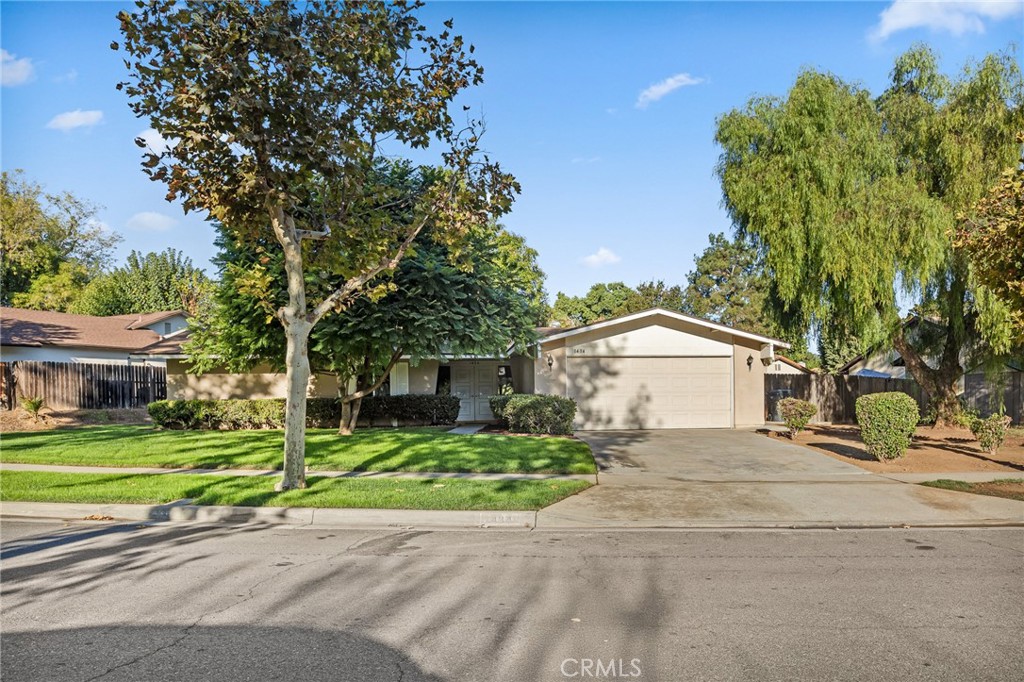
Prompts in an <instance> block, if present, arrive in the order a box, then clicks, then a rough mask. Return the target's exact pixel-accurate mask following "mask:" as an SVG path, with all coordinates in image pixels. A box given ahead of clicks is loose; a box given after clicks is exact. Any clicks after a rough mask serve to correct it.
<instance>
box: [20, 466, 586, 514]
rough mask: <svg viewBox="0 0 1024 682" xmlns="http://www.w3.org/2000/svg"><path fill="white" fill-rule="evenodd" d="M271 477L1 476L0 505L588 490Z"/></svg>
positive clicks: (570, 485) (496, 495) (395, 499)
mask: <svg viewBox="0 0 1024 682" xmlns="http://www.w3.org/2000/svg"><path fill="white" fill-rule="evenodd" d="M277 480H278V477H277V476H216V475H202V474H131V475H129V474H125V475H121V474H63V473H50V472H41V471H2V472H0V500H3V501H5V502H69V503H86V504H166V503H168V502H174V501H176V500H182V499H191V500H193V503H194V504H202V505H229V506H239V507H325V508H339V509H348V508H352V509H355V508H359V509H446V510H474V511H476V510H512V511H532V510H536V509H541V508H543V507H546V506H548V505H550V504H554V503H555V502H557V501H559V500H561V499H564V498H566V497H568V496H570V495H574V494H576V493H578V492H580V491H582V490H585V489H586V488H588V487H590V483H588V482H586V481H473V480H459V479H446V480H443V481H438V480H419V479H390V480H377V479H373V480H368V479H332V478H323V477H319V478H317V477H311V478H309V479H308V481H307V482H308V487H307V488H306V489H304V490H289V491H287V492H275V491H274V484H275V483H276V482H277Z"/></svg>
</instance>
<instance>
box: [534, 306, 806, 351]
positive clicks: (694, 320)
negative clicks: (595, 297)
mask: <svg viewBox="0 0 1024 682" xmlns="http://www.w3.org/2000/svg"><path fill="white" fill-rule="evenodd" d="M656 315H663V316H665V317H669V318H672V319H674V320H678V321H680V322H687V323H689V324H693V325H696V326H698V327H704V328H706V329H710V330H712V331H716V332H725V333H727V334H731V335H733V336H738V337H740V338H741V339H750V340H751V341H759V342H761V343H770V344H772V345H774V346H778V347H779V348H790V345H789V344H788V343H786V342H785V341H781V340H779V339H773V338H771V337H770V336H762V335H760V334H753V333H751V332H745V331H742V330H740V329H734V328H732V327H727V326H725V325H724V324H718V323H717V322H711V321H709V320H702V319H700V318H699V317H690V316H689V315H683V314H682V313H677V312H675V311H672V310H665V309H664V308H651V309H649V310H643V311H641V312H639V313H631V314H629V315H622V316H620V317H613V318H611V319H608V320H603V321H601V322H594V323H593V324H587V325H583V326H582V327H575V328H573V329H567V330H565V331H563V332H561V333H554V334H551V335H550V336H547V337H545V338H542V339H541V343H544V342H545V341H557V340H559V339H567V338H569V337H570V336H575V335H577V334H582V333H583V332H591V331H596V330H598V329H604V328H606V327H611V326H615V325H618V324H624V323H626V322H632V321H634V320H642V319H644V318H648V317H654V316H656Z"/></svg>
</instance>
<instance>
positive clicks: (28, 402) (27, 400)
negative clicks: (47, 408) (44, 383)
mask: <svg viewBox="0 0 1024 682" xmlns="http://www.w3.org/2000/svg"><path fill="white" fill-rule="evenodd" d="M18 402H20V403H21V409H23V410H25V411H26V412H28V413H29V414H30V415H32V421H36V422H37V421H39V416H40V415H39V411H40V410H42V409H43V406H44V405H45V404H46V401H45V400H43V398H42V397H41V396H40V397H38V398H31V397H29V396H25V397H23V398H22V399H21V400H20V401H18Z"/></svg>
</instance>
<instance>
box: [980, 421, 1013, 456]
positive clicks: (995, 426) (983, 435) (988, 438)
mask: <svg viewBox="0 0 1024 682" xmlns="http://www.w3.org/2000/svg"><path fill="white" fill-rule="evenodd" d="M1009 426H1010V418H1009V417H1008V416H1006V415H1004V414H993V415H991V416H990V417H989V418H988V419H979V418H977V417H976V418H974V419H972V420H971V433H973V434H974V437H975V438H977V439H978V444H979V445H980V446H981V449H982V450H984V451H985V452H987V453H988V454H989V455H995V454H996V453H998V452H999V448H1000V446H1002V444H1003V441H1004V440H1005V439H1006V429H1007V428H1008V427H1009Z"/></svg>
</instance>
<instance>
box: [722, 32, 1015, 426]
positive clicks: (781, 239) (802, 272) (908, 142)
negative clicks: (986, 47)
mask: <svg viewBox="0 0 1024 682" xmlns="http://www.w3.org/2000/svg"><path fill="white" fill-rule="evenodd" d="M1021 101H1022V98H1021V77H1020V71H1019V69H1018V67H1017V65H1016V63H1015V62H1014V60H1013V58H1012V57H1011V56H1010V55H1008V54H998V55H989V56H988V57H986V58H985V59H984V60H982V61H981V62H980V63H979V64H974V65H970V66H969V67H968V68H967V69H966V70H965V72H964V73H963V75H962V76H960V77H959V78H958V79H957V80H956V81H954V82H951V81H950V80H949V79H947V78H946V77H945V76H943V75H942V74H941V73H939V71H938V68H937V62H936V59H935V56H934V54H933V53H932V52H931V51H930V50H929V49H928V48H926V47H915V48H914V49H912V50H910V51H909V52H907V53H906V54H904V55H902V56H901V57H899V58H898V59H897V61H896V65H895V68H894V69H893V73H892V84H891V86H890V87H889V89H888V90H886V92H885V93H883V94H882V96H880V97H879V98H877V99H876V98H873V97H872V96H871V94H870V93H869V92H867V91H866V90H864V89H863V88H861V87H859V86H855V85H850V84H847V83H844V82H842V81H841V80H840V79H839V78H837V77H835V76H832V75H829V74H822V73H817V72H814V71H806V72H804V73H802V74H800V76H799V77H798V78H797V81H796V83H795V84H794V86H793V87H792V88H791V90H790V91H789V93H788V95H787V96H786V98H785V99H779V98H758V99H754V100H752V101H751V102H750V103H749V104H748V105H747V107H746V108H745V109H744V110H737V111H732V112H730V113H728V114H726V115H725V116H723V117H721V118H720V119H719V121H718V130H717V134H716V140H717V141H718V143H719V144H720V145H721V146H722V149H723V152H722V156H721V159H720V162H719V166H718V175H719V177H720V179H721V182H722V188H723V193H724V195H725V204H726V206H727V208H728V210H729V211H730V214H731V215H732V218H733V220H734V222H735V224H736V226H737V228H738V230H739V232H740V233H741V234H742V235H749V236H750V237H751V238H752V239H753V240H754V244H755V245H756V246H757V248H758V251H759V253H760V255H761V257H762V258H763V259H764V263H765V268H766V270H767V272H768V274H769V277H770V278H771V289H770V292H769V301H770V304H771V305H772V307H773V309H774V310H775V311H776V313H777V315H778V318H779V319H780V321H782V322H783V323H784V324H785V325H786V326H787V328H789V329H792V330H795V331H798V332H799V331H804V332H806V331H807V329H808V328H811V327H815V326H819V325H820V324H821V323H822V322H823V321H824V320H826V319H827V318H828V316H830V315H831V316H834V319H835V320H836V321H837V323H839V324H841V325H842V326H843V327H844V328H845V329H847V330H849V331H850V332H851V333H853V334H855V335H856V336H858V337H859V338H860V339H861V340H862V342H864V343H865V344H872V343H874V344H884V343H891V344H892V346H893V347H894V348H895V349H896V350H897V351H898V352H899V353H900V355H901V356H902V357H903V359H904V361H905V363H906V366H907V369H908V370H909V372H910V373H911V375H912V376H913V377H914V378H915V379H916V380H917V381H918V383H920V384H921V386H922V387H923V388H924V389H925V391H926V392H927V393H928V394H929V395H930V396H931V397H932V399H933V401H934V403H935V407H936V410H937V414H938V417H939V419H938V421H939V423H942V422H945V421H948V420H949V419H951V418H952V417H953V415H954V414H955V413H956V412H957V411H958V410H959V409H960V406H959V402H958V401H957V397H956V382H957V380H958V378H959V376H960V375H961V374H962V372H963V366H962V364H961V357H962V356H963V355H964V354H967V355H974V356H982V355H985V354H992V353H999V352H1005V351H1006V350H1007V349H1008V345H1007V342H1008V339H1009V334H1008V329H1009V325H1010V318H1009V315H1008V312H1007V311H1006V309H1005V306H1000V304H999V303H998V301H996V300H995V299H994V297H992V296H991V295H990V292H988V291H987V290H986V289H985V288H984V287H981V286H980V285H978V283H977V282H976V281H975V280H974V278H973V277H972V276H971V273H970V268H969V265H968V264H967V262H966V260H965V259H964V258H963V257H962V256H960V255H958V254H957V253H956V252H954V250H953V249H952V248H951V240H950V237H949V235H950V234H951V233H952V231H953V227H954V225H955V220H954V216H955V215H956V214H957V213H958V212H959V211H963V210H966V209H967V208H969V207H971V206H973V205H974V204H975V203H976V202H977V200H978V199H979V198H980V197H981V195H982V194H983V192H984V191H985V190H986V189H987V188H988V187H990V186H991V185H992V184H993V183H994V181H995V179H996V178H997V177H998V175H999V173H1000V172H1001V171H1002V169H1004V168H1005V167H1006V166H1007V165H1009V164H1010V163H1012V161H1013V159H1015V158H1016V154H1017V150H1016V146H1015V144H1014V142H1013V138H1014V133H1015V132H1016V131H1017V130H1019V129H1020V128H1021V125H1022V116H1024V109H1022V107H1021ZM901 294H902V295H904V296H909V297H912V298H914V299H916V307H915V310H916V312H917V313H918V315H920V316H922V317H927V318H929V319H930V320H933V321H936V322H937V323H939V324H941V325H942V327H943V328H944V331H945V333H944V334H942V335H941V338H940V339H938V341H939V342H940V343H939V345H938V347H936V345H934V344H933V343H932V341H933V340H934V339H931V338H929V339H921V342H920V343H919V342H918V341H919V340H918V339H916V338H912V335H910V334H908V333H907V327H906V326H905V325H904V324H903V323H902V319H901V314H900V309H899V306H898V304H897V303H898V300H899V296H900V295H901ZM925 336H929V337H930V335H925Z"/></svg>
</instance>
